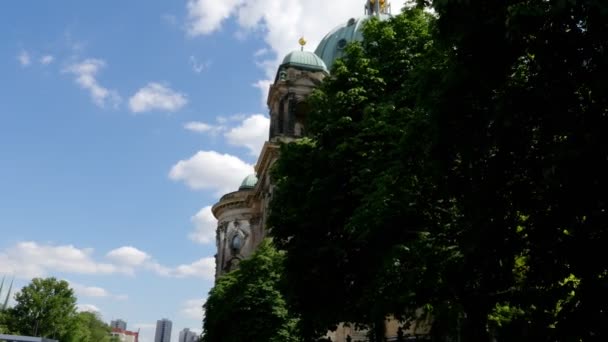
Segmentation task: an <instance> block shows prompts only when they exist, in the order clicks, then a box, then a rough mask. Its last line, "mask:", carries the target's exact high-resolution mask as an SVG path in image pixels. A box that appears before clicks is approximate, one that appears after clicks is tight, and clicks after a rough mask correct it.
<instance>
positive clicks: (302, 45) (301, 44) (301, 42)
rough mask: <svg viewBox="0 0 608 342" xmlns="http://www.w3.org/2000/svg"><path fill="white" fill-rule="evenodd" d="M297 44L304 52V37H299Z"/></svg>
mask: <svg viewBox="0 0 608 342" xmlns="http://www.w3.org/2000/svg"><path fill="white" fill-rule="evenodd" d="M298 43H299V44H300V46H301V48H300V49H301V50H302V51H304V45H306V39H304V37H301V38H300V40H298Z"/></svg>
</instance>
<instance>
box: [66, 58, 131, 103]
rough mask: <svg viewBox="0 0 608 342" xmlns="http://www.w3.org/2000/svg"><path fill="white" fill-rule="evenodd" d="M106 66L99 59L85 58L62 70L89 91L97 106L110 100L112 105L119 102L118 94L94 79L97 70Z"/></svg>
mask: <svg viewBox="0 0 608 342" xmlns="http://www.w3.org/2000/svg"><path fill="white" fill-rule="evenodd" d="M105 66H106V63H105V62H104V61H103V60H100V59H94V58H90V59H86V60H84V61H82V62H80V63H74V64H71V65H69V66H67V67H66V68H65V69H64V70H63V72H65V73H70V74H73V75H75V76H76V79H75V81H76V83H77V84H78V85H79V86H80V87H81V88H83V89H86V90H88V91H89V93H90V95H91V99H93V102H94V103H95V104H96V105H98V106H99V107H105V105H106V104H107V102H110V104H112V105H113V106H114V107H116V106H118V104H119V103H120V96H119V95H118V93H117V92H116V91H115V90H110V89H108V88H105V87H103V86H102V85H100V84H99V82H98V81H97V79H96V76H97V74H98V73H99V71H100V70H101V69H102V68H104V67H105Z"/></svg>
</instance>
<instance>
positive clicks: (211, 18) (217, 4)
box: [187, 0, 244, 36]
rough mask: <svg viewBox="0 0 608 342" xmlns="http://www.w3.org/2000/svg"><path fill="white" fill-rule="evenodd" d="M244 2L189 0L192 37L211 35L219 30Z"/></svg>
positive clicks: (189, 22)
mask: <svg viewBox="0 0 608 342" xmlns="http://www.w3.org/2000/svg"><path fill="white" fill-rule="evenodd" d="M243 2H244V0H225V1H210V0H188V4H187V8H188V23H187V30H188V33H189V34H190V35H191V36H198V35H203V34H209V33H212V32H214V31H216V30H218V29H219V28H220V26H221V24H222V22H223V21H224V20H225V19H227V18H228V17H230V15H231V14H232V13H233V12H234V11H235V10H236V8H237V6H239V5H241V4H242V3H243Z"/></svg>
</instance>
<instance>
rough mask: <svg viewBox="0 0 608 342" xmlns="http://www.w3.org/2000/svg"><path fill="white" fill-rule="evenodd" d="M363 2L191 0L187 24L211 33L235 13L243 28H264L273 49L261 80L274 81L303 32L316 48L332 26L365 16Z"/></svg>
mask: <svg viewBox="0 0 608 342" xmlns="http://www.w3.org/2000/svg"><path fill="white" fill-rule="evenodd" d="M363 4H364V2H363V1H352V0H334V1H327V0H282V1H276V0H248V1H244V0H229V1H216V0H190V1H189V2H188V6H187V9H188V22H187V28H188V33H189V34H190V35H192V36H199V35H207V34H210V33H212V32H214V31H216V30H218V29H220V28H221V25H222V23H223V22H224V21H225V20H226V19H228V18H231V17H233V18H235V19H236V21H237V23H238V25H239V28H238V31H239V32H243V31H244V32H263V34H264V40H265V42H266V44H267V45H268V47H269V49H270V50H271V51H272V53H271V54H268V55H266V56H267V59H266V60H265V61H264V62H262V63H261V65H262V66H263V69H264V71H265V73H266V78H265V79H264V80H260V82H262V81H265V82H271V80H272V79H274V76H275V73H276V70H277V67H278V65H279V63H280V61H281V59H282V58H283V57H284V56H285V55H286V54H287V53H288V52H289V51H292V50H295V49H297V48H298V39H299V38H300V37H301V36H304V37H306V40H307V41H308V44H307V46H306V49H307V50H311V51H314V49H315V48H316V46H317V45H318V43H319V42H320V41H321V39H322V38H323V37H324V35H325V34H327V33H328V32H329V31H330V30H331V29H333V28H334V27H336V26H337V25H339V24H341V23H345V22H346V21H347V20H348V19H349V18H351V17H359V16H362V15H363ZM396 7H398V5H397V4H395V6H394V7H393V8H396ZM260 82H258V83H257V84H258V86H259V88H260V89H261V90H262V93H263V94H264V96H265V95H266V89H267V87H266V85H262V84H260ZM263 100H264V101H265V100H266V98H264V99H263Z"/></svg>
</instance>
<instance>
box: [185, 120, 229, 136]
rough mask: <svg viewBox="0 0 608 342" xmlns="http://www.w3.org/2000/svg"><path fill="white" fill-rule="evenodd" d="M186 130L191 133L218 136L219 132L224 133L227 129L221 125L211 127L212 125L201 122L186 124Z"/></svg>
mask: <svg viewBox="0 0 608 342" xmlns="http://www.w3.org/2000/svg"><path fill="white" fill-rule="evenodd" d="M184 128H185V129H187V130H189V131H192V132H196V133H211V134H217V133H218V132H220V131H223V130H224V129H225V127H224V126H221V125H210V124H207V123H204V122H200V121H191V122H188V123H186V124H184Z"/></svg>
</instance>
